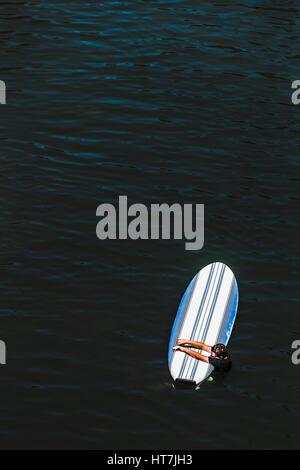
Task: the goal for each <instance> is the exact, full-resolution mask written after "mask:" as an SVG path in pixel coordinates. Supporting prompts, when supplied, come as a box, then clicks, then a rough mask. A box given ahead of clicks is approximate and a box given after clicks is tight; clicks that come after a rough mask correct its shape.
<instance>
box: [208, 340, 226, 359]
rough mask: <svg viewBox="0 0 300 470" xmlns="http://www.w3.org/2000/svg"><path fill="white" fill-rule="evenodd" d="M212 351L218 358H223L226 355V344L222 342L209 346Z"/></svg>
mask: <svg viewBox="0 0 300 470" xmlns="http://www.w3.org/2000/svg"><path fill="white" fill-rule="evenodd" d="M211 350H212V352H213V353H215V355H216V357H219V358H220V359H224V357H227V356H228V351H227V349H226V346H225V345H224V344H220V343H218V344H215V345H214V346H213V347H212V348H211Z"/></svg>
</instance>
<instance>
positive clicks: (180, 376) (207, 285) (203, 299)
mask: <svg viewBox="0 0 300 470" xmlns="http://www.w3.org/2000/svg"><path fill="white" fill-rule="evenodd" d="M215 265H216V263H212V265H211V268H210V272H209V276H208V280H207V283H206V287H205V291H204V294H203V297H202V300H201V304H200V307H199V310H198V313H197V317H196V324H195V325H196V327H195V325H194V327H193V330H192V334H191V338H190V339H191V340H194V336H195V334H196V330H197V325H198V323H199V320H200V313H201V310H202V309H203V306H204V304H205V301H206V297H207V293H208V291H209V287H210V283H211V279H212V276H213V273H214V270H215ZM187 359H188V356H187V355H185V357H184V359H183V363H182V365H181V369H180V373H179V378H182V376H183V374H184V370H185V366H186V363H187Z"/></svg>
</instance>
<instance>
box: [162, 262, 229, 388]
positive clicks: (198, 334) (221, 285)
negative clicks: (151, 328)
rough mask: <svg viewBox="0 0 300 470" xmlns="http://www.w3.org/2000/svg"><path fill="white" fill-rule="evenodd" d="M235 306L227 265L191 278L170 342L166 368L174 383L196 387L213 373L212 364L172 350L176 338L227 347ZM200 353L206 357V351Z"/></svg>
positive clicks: (219, 265)
mask: <svg viewBox="0 0 300 470" xmlns="http://www.w3.org/2000/svg"><path fill="white" fill-rule="evenodd" d="M237 307H238V285H237V282H236V279H235V276H234V274H233V272H232V271H231V269H230V268H229V267H228V266H226V265H225V264H223V263H220V262H215V263H212V264H209V265H208V266H206V267H205V268H203V269H201V271H199V272H198V273H197V274H196V275H195V276H194V278H193V279H192V281H191V282H190V284H189V285H188V287H187V289H186V291H185V293H184V295H183V297H182V299H181V302H180V304H179V307H178V311H177V315H176V317H175V321H174V325H173V328H172V332H171V337H170V342H169V351H168V365H169V370H170V374H171V376H172V378H173V380H174V381H175V384H176V383H186V384H191V385H195V386H196V385H199V384H200V383H201V382H203V381H204V380H205V379H206V378H207V377H209V375H210V374H211V373H212V371H213V370H214V367H213V366H212V365H211V364H208V363H205V362H202V361H199V360H198V359H194V358H192V357H191V356H189V355H188V354H186V353H184V352H182V351H173V346H175V345H176V342H177V339H178V338H184V339H189V340H193V341H200V342H201V343H205V344H208V345H209V346H213V345H214V344H216V343H223V344H225V345H227V344H228V341H229V338H230V335H231V332H232V328H233V324H234V321H235V318H236V313H237ZM192 349H194V348H192ZM194 350H195V351H198V352H201V350H199V349H194ZM202 354H204V355H207V356H208V355H209V354H208V353H207V352H205V351H202Z"/></svg>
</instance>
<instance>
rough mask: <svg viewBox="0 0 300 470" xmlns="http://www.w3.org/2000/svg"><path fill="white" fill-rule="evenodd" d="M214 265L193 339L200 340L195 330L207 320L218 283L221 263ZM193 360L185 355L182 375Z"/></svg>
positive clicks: (186, 371) (185, 375)
mask: <svg viewBox="0 0 300 470" xmlns="http://www.w3.org/2000/svg"><path fill="white" fill-rule="evenodd" d="M214 265H215V268H216V269H215V273H214V275H213V278H212V281H211V286H210V291H209V293H208V295H207V297H208V298H207V305H206V307H205V309H204V310H202V311H201V310H200V311H199V319H198V325H197V328H196V331H195V334H194V338H193V339H194V341H198V340H200V337H199V334H198V335H197V331H198V329H199V331H202V329H203V328H204V327H205V324H206V322H207V316H206V313H207V311H209V309H210V306H211V305H212V302H213V299H214V296H215V293H216V290H217V288H218V285H219V279H220V273H221V271H222V263H214ZM200 322H201V324H200ZM199 325H200V328H198V327H199ZM192 349H193V350H194V351H198V349H197V348H195V349H194V348H192ZM195 361H196V359H194V358H192V357H191V356H188V357H187V362H186V367H185V371H184V377H185V378H187V377H189V374H190V369H191V367H193V365H194V363H195Z"/></svg>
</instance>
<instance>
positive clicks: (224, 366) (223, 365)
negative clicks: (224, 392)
mask: <svg viewBox="0 0 300 470" xmlns="http://www.w3.org/2000/svg"><path fill="white" fill-rule="evenodd" d="M208 362H209V363H210V364H211V365H212V366H214V368H215V369H217V370H224V371H227V370H229V369H230V367H231V365H232V362H231V359H230V357H229V356H228V357H227V358H226V359H218V358H217V357H213V356H209V358H208Z"/></svg>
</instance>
